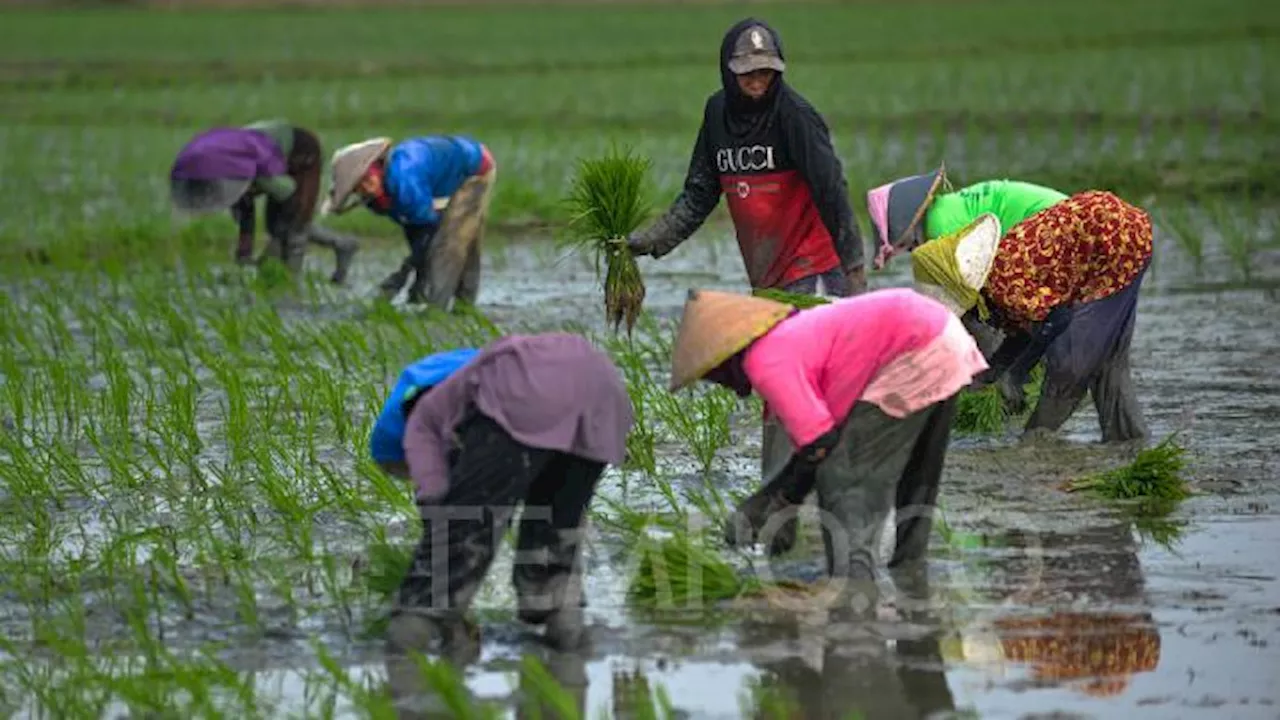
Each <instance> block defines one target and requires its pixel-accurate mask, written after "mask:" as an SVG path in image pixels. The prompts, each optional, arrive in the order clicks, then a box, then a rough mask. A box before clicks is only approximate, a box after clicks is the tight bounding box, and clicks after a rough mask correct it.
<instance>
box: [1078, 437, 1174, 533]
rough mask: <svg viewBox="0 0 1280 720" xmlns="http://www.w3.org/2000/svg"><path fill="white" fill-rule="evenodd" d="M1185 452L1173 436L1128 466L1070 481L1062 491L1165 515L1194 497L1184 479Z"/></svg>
mask: <svg viewBox="0 0 1280 720" xmlns="http://www.w3.org/2000/svg"><path fill="white" fill-rule="evenodd" d="M1186 452H1187V450H1186V448H1185V447H1183V446H1182V445H1181V444H1179V443H1178V441H1177V433H1173V434H1170V435H1169V436H1167V437H1166V438H1165V439H1164V440H1161V441H1160V443H1159V444H1158V445H1156V446H1154V447H1150V448H1145V449H1143V450H1140V451H1139V452H1138V454H1137V457H1135V458H1134V460H1133V462H1131V463H1129V464H1128V465H1124V466H1122V467H1118V468H1115V469H1112V470H1107V471H1105V472H1102V473H1098V474H1095V475H1091V476H1089V477H1085V478H1079V479H1076V480H1070V481H1068V482H1067V483H1065V484H1064V485H1063V489H1064V490H1066V491H1067V492H1088V493H1091V494H1093V495H1096V496H1098V497H1101V498H1104V499H1107V500H1116V501H1125V502H1130V503H1131V504H1132V505H1133V506H1134V509H1135V511H1136V512H1138V513H1139V514H1142V515H1157V516H1158V515H1165V514H1167V513H1169V512H1170V511H1171V510H1172V509H1173V507H1175V506H1176V504H1177V503H1179V502H1181V501H1182V500H1185V499H1186V498H1188V497H1191V494H1192V492H1191V487H1190V485H1189V484H1188V482H1187V481H1186V479H1184V478H1183V477H1182V471H1183V469H1184V468H1185V467H1186V457H1185V456H1186Z"/></svg>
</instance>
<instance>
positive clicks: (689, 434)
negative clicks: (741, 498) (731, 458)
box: [649, 387, 739, 476]
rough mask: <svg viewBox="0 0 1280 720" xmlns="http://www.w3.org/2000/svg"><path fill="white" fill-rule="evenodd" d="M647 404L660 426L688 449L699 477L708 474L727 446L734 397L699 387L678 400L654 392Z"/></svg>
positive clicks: (736, 402)
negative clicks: (699, 474) (718, 455)
mask: <svg viewBox="0 0 1280 720" xmlns="http://www.w3.org/2000/svg"><path fill="white" fill-rule="evenodd" d="M649 401H650V402H651V403H652V406H653V411H654V414H656V415H657V417H658V418H659V419H660V420H661V421H662V423H663V425H665V426H666V427H667V428H670V429H671V432H672V433H673V434H674V435H675V437H677V438H679V439H681V440H682V441H683V442H684V443H685V444H686V445H687V446H688V447H689V449H690V451H691V453H692V455H693V457H694V459H695V460H697V461H698V465H699V469H700V471H701V472H702V474H703V475H704V476H705V475H708V474H710V472H711V468H712V465H713V464H714V463H715V459H716V456H717V454H718V453H719V452H720V450H721V449H722V448H724V447H725V446H726V445H728V444H729V441H730V433H729V418H730V416H732V415H733V413H734V411H735V410H736V409H737V408H738V406H739V405H738V397H737V395H735V394H734V393H732V392H731V391H729V390H727V389H725V388H721V387H699V388H696V389H695V390H693V391H691V392H687V393H683V394H682V395H680V396H677V395H674V394H672V393H666V392H656V393H653V394H652V395H651V396H650V398H649Z"/></svg>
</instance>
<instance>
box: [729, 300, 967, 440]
mask: <svg viewBox="0 0 1280 720" xmlns="http://www.w3.org/2000/svg"><path fill="white" fill-rule="evenodd" d="M986 368H987V363H986V362H985V361H984V360H983V357H982V353H981V351H979V350H978V346H977V344H976V343H975V342H974V341H973V338H972V337H971V336H970V335H969V333H968V331H966V330H965V329H964V325H963V324H962V323H961V322H960V320H959V318H957V317H955V316H954V315H953V314H951V312H950V311H949V310H948V309H947V308H946V306H944V305H943V304H941V303H939V302H937V301H936V300H934V299H932V298H929V297H926V296H924V295H921V294H919V293H917V292H915V291H914V290H910V289H907V288H891V289H887V290H876V291H873V292H868V293H864V294H862V295H856V296H854V297H849V298H842V299H839V300H836V301H834V302H832V303H830V304H828V305H820V306H818V307H815V308H811V309H809V310H805V311H803V312H800V313H798V314H795V315H792V316H791V317H789V318H787V319H786V320H783V321H782V322H781V323H779V324H778V325H776V326H774V328H773V329H772V330H770V331H769V332H768V333H766V334H765V335H764V336H763V337H761V338H760V339H758V340H756V341H755V342H754V343H752V345H751V346H750V347H749V348H748V349H747V351H746V354H745V355H744V357H743V370H744V371H745V372H746V374H747V377H748V379H750V381H751V386H752V387H753V388H754V389H755V391H756V392H758V393H760V396H761V397H762V398H763V399H764V401H765V403H766V405H767V406H768V407H769V408H770V409H771V410H772V411H773V413H774V414H776V415H777V417H778V419H779V421H780V422H781V423H782V425H783V427H784V428H785V429H786V431H787V436H788V437H789V438H790V439H791V442H792V444H793V445H794V447H797V448H800V447H804V446H805V445H808V444H809V443H811V442H813V441H814V440H816V439H817V438H818V437H819V436H821V435H822V434H823V433H825V432H827V431H828V430H831V429H832V428H834V427H836V426H838V425H840V424H841V423H843V422H844V420H845V418H846V417H848V415H849V412H850V411H851V410H852V409H853V406H854V404H855V403H856V402H858V401H859V400H865V401H867V402H873V403H875V404H876V405H878V406H880V408H881V409H882V410H883V411H884V412H885V413H886V414H888V415H890V416H893V417H906V416H907V415H909V414H911V413H913V412H916V411H917V410H920V409H922V408H924V407H927V406H929V405H931V404H933V403H935V402H938V401H941V400H945V399H946V398H948V397H950V396H951V395H953V394H955V393H957V392H959V391H960V389H961V388H963V387H964V386H966V385H968V384H969V382H970V381H971V380H972V379H973V376H974V375H977V374H978V373H980V372H982V371H983V370H985V369H986Z"/></svg>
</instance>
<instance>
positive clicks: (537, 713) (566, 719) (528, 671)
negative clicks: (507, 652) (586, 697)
mask: <svg viewBox="0 0 1280 720" xmlns="http://www.w3.org/2000/svg"><path fill="white" fill-rule="evenodd" d="M520 695H521V702H520V706H521V707H520V710H521V713H520V716H521V717H523V718H530V720H540V719H541V718H543V717H547V718H556V719H557V720H582V713H581V712H579V711H578V704H577V701H576V700H574V697H573V695H571V694H570V693H569V692H568V691H567V690H565V688H564V687H563V686H562V685H561V684H560V682H559V681H558V680H556V678H555V676H554V675H552V674H551V672H550V671H548V670H547V666H546V665H543V664H542V662H541V661H540V660H539V659H538V658H537V657H536V656H534V655H525V656H524V657H522V658H521V659H520Z"/></svg>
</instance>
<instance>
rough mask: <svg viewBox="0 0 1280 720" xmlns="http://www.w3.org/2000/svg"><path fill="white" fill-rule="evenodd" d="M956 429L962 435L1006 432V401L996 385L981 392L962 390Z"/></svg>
mask: <svg viewBox="0 0 1280 720" xmlns="http://www.w3.org/2000/svg"><path fill="white" fill-rule="evenodd" d="M954 427H955V429H956V431H957V432H961V433H981V434H990V433H998V432H1000V431H1002V430H1004V400H1003V399H1002V398H1001V397H1000V391H999V390H997V389H996V388H995V386H994V385H988V386H987V387H984V388H982V389H981V390H961V391H960V397H959V398H958V399H957V400H956V419H955V425H954Z"/></svg>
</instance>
